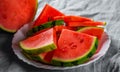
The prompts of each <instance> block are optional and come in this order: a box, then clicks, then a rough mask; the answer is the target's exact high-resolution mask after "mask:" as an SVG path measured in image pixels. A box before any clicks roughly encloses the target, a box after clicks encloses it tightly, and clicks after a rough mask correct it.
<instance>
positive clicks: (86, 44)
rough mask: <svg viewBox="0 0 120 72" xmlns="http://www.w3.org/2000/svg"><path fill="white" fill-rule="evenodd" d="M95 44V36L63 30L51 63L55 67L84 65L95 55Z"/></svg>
mask: <svg viewBox="0 0 120 72" xmlns="http://www.w3.org/2000/svg"><path fill="white" fill-rule="evenodd" d="M96 43H97V38H96V37H95V36H91V35H88V34H85V33H78V32H75V31H72V30H68V29H63V30H62V33H61V35H60V38H59V40H58V48H57V49H56V50H55V52H54V55H53V58H52V61H51V62H52V64H53V65H57V66H72V65H78V64H81V63H84V62H86V61H87V60H88V59H89V58H90V57H91V56H92V55H93V54H94V53H95V51H96V49H97V46H96Z"/></svg>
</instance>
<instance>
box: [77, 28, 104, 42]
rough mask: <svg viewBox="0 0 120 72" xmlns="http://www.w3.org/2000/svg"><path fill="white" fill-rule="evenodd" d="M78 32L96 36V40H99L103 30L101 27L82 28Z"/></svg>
mask: <svg viewBox="0 0 120 72" xmlns="http://www.w3.org/2000/svg"><path fill="white" fill-rule="evenodd" d="M78 32H82V33H86V34H89V35H92V36H96V37H97V38H98V40H100V39H101V38H102V34H103V32H104V28H102V27H83V28H81V29H79V30H78Z"/></svg>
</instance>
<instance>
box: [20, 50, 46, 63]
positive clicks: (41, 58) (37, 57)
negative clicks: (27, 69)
mask: <svg viewBox="0 0 120 72" xmlns="http://www.w3.org/2000/svg"><path fill="white" fill-rule="evenodd" d="M22 53H23V54H24V56H26V57H27V58H28V59H30V60H35V61H40V62H44V57H45V55H46V54H47V52H44V53H40V54H38V55H30V54H28V53H26V52H24V51H22Z"/></svg>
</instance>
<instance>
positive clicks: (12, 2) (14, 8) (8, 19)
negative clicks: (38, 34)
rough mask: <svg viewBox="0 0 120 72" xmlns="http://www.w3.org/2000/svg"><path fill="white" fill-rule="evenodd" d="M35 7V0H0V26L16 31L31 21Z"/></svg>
mask: <svg viewBox="0 0 120 72" xmlns="http://www.w3.org/2000/svg"><path fill="white" fill-rule="evenodd" d="M36 9H37V0H0V28H2V29H3V30H5V31H8V32H16V31H17V30H18V29H19V28H20V27H21V26H23V25H24V24H26V23H28V22H31V21H32V20H33V18H34V16H35V13H36Z"/></svg>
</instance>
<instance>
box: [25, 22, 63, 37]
mask: <svg viewBox="0 0 120 72" xmlns="http://www.w3.org/2000/svg"><path fill="white" fill-rule="evenodd" d="M56 25H58V26H59V25H64V21H63V20H54V21H49V22H46V23H44V24H42V25H39V26H35V27H33V28H32V29H30V30H29V31H28V32H27V35H28V36H31V35H33V34H34V33H36V32H38V31H40V30H44V29H47V28H52V27H54V26H56Z"/></svg>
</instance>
